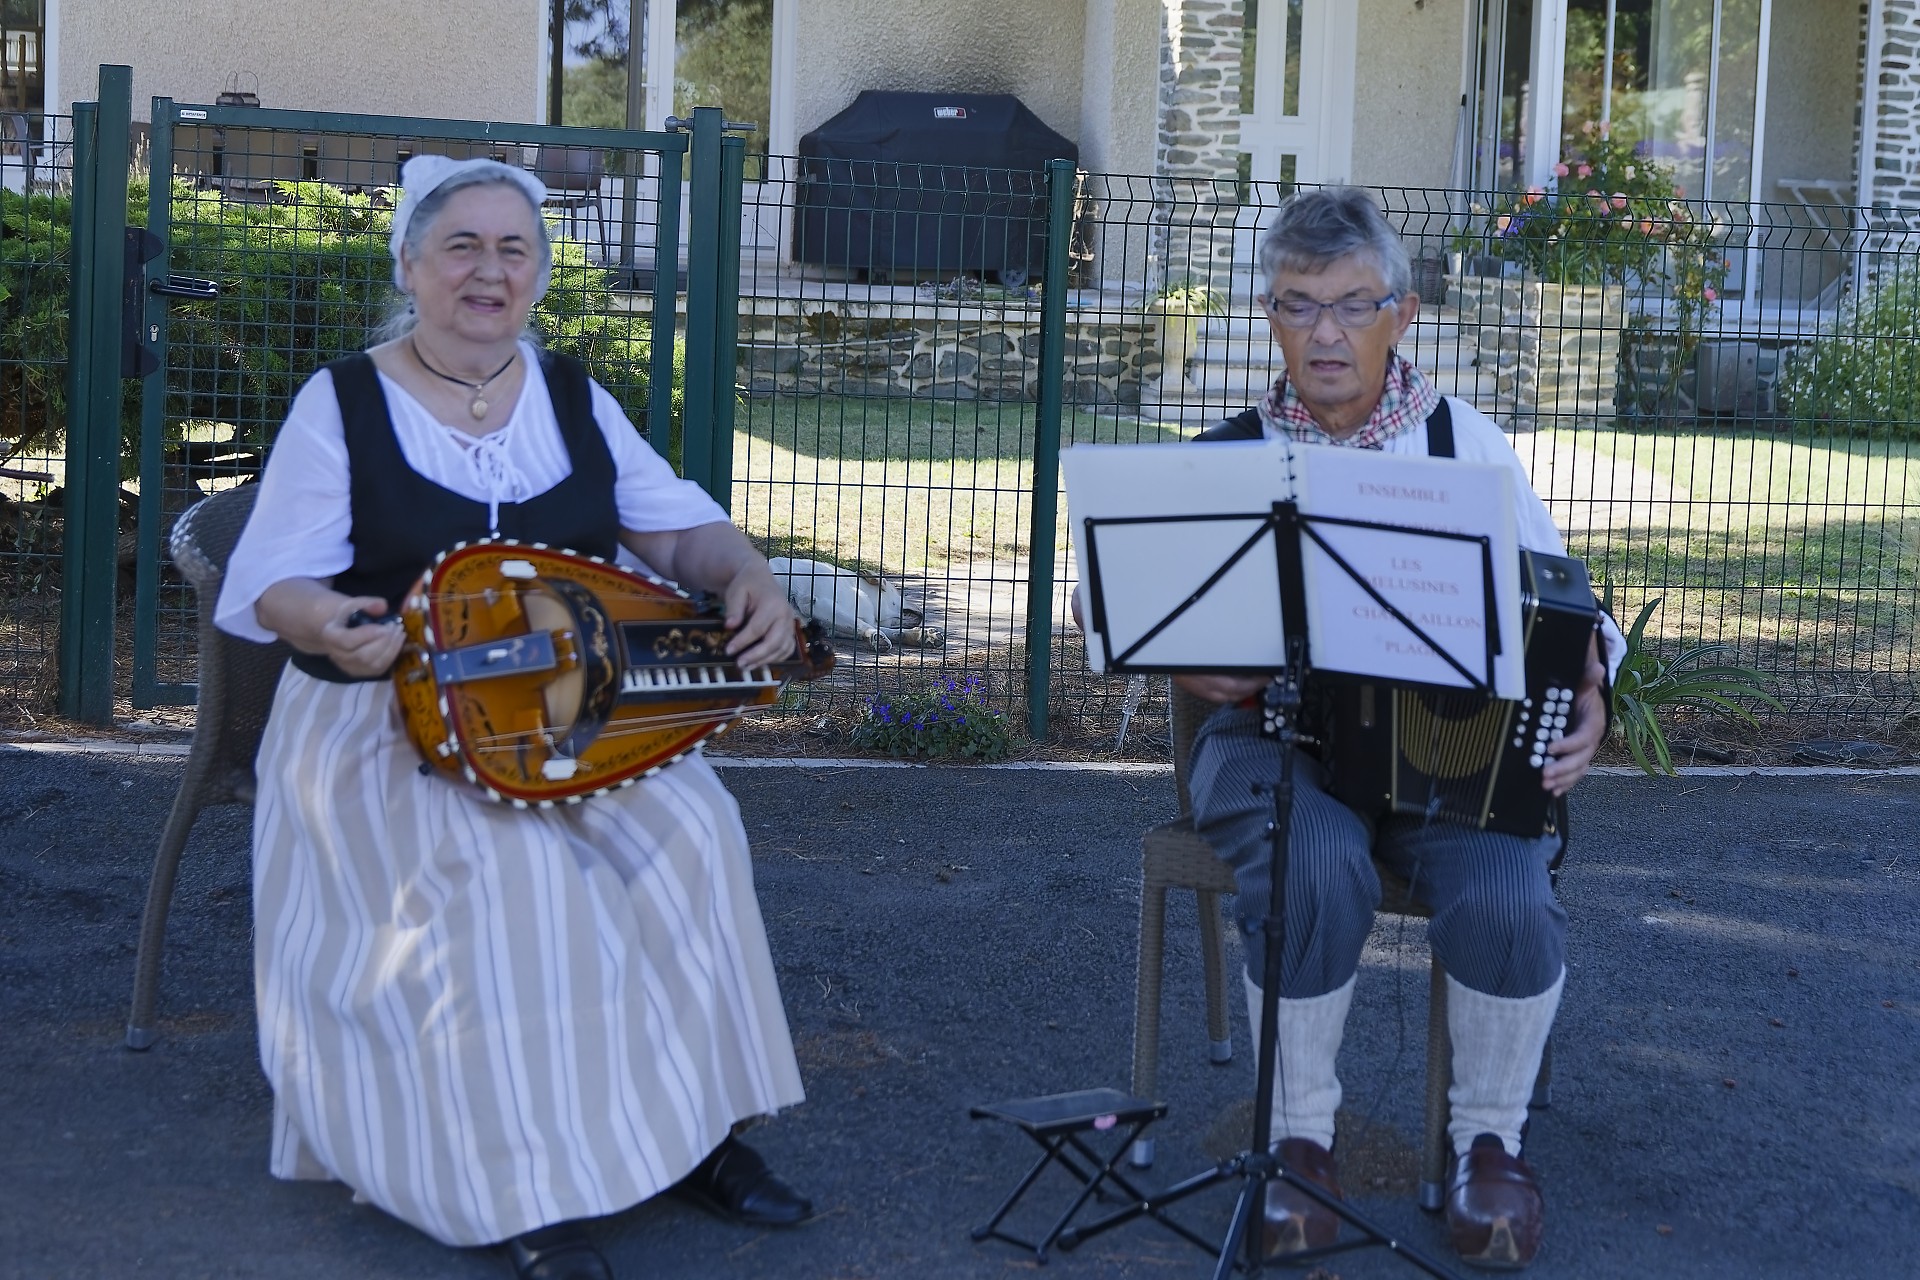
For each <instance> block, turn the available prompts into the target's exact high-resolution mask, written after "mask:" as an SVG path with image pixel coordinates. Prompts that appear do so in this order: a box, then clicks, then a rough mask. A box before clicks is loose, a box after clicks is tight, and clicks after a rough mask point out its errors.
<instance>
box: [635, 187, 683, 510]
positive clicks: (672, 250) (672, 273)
mask: <svg viewBox="0 0 1920 1280" xmlns="http://www.w3.org/2000/svg"><path fill="white" fill-rule="evenodd" d="M682 158H683V157H682V156H681V154H680V153H679V152H678V151H662V152H661V153H660V182H659V186H658V188H657V190H658V191H659V193H660V205H659V212H658V217H659V223H658V225H657V226H656V227H655V228H654V233H653V235H654V244H653V337H652V342H653V352H652V355H651V357H650V358H649V360H648V365H647V367H648V370H649V373H648V376H649V378H650V379H651V381H650V382H649V385H648V387H647V435H648V438H649V439H650V440H651V442H652V444H653V447H654V448H655V449H656V450H657V451H658V452H659V454H660V456H661V457H663V458H670V459H673V460H674V461H677V462H678V463H679V465H680V474H681V475H683V476H684V475H686V474H687V455H686V441H687V434H686V394H685V386H684V385H683V386H682V388H681V413H680V418H679V420H678V421H676V420H675V419H674V414H673V365H674V360H675V358H676V357H677V355H678V352H676V350H675V348H676V347H680V346H682V341H681V339H682V337H683V336H684V335H681V334H679V333H678V332H677V330H678V327H679V323H680V322H679V316H678V306H679V300H680V174H681V171H682V170H681V160H682ZM630 163H631V162H630ZM632 206H633V198H631V197H630V198H629V201H628V208H629V209H631V208H632ZM623 234H624V233H623ZM628 284H629V287H632V284H633V278H632V277H629V281H628ZM682 367H683V368H684V367H685V366H684V364H683V365H682ZM676 433H678V439H677V440H676V439H675V435H676Z"/></svg>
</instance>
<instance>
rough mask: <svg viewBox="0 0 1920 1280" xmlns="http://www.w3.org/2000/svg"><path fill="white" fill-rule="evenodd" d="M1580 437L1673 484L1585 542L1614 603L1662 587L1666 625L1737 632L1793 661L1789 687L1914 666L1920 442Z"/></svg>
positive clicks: (1679, 630) (1703, 435)
mask: <svg viewBox="0 0 1920 1280" xmlns="http://www.w3.org/2000/svg"><path fill="white" fill-rule="evenodd" d="M1568 435H1569V438H1570V439H1571V440H1572V442H1573V443H1574V444H1575V445H1576V447H1578V448H1579V449H1581V450H1583V451H1585V452H1587V453H1590V454H1592V455H1594V456H1596V457H1598V458H1603V459H1608V460H1618V461H1624V462H1630V463H1632V464H1633V465H1634V466H1635V467H1638V468H1641V469H1643V470H1645V471H1647V472H1651V473H1653V474H1654V475H1656V476H1658V477H1661V478H1663V479H1664V480H1666V481H1668V482H1670V483H1671V485H1672V487H1673V491H1674V492H1673V494H1672V500H1671V501H1669V502H1662V503H1655V504H1651V506H1650V509H1649V518H1647V519H1645V520H1641V521H1638V522H1636V523H1634V524H1630V525H1628V526H1626V527H1622V528H1612V529H1596V530H1593V531H1591V532H1589V533H1587V534H1585V535H1584V536H1576V537H1575V538H1574V539H1573V542H1574V544H1575V545H1574V550H1575V551H1576V553H1578V554H1581V555H1583V556H1584V557H1585V558H1586V559H1587V561H1588V565H1589V568H1590V569H1591V571H1592V572H1593V576H1594V579H1595V581H1596V582H1603V581H1604V582H1612V583H1615V584H1617V586H1618V587H1619V595H1618V599H1617V609H1616V611H1617V612H1622V613H1625V614H1627V615H1629V616H1630V615H1631V611H1632V610H1634V609H1636V608H1637V607H1638V606H1639V604H1640V602H1641V601H1643V600H1646V599H1651V598H1653V597H1656V596H1658V597H1663V598H1664V600H1665V604H1664V605H1663V606H1662V608H1661V610H1660V613H1659V614H1658V615H1657V623H1656V625H1655V627H1654V630H1655V631H1656V632H1657V633H1658V634H1660V635H1664V636H1667V637H1670V638H1676V639H1677V638H1687V639H1704V640H1710V641H1725V642H1730V643H1733V644H1735V645H1737V646H1738V647H1739V650H1740V653H1741V658H1742V660H1743V661H1746V662H1749V663H1752V664H1754V665H1758V666H1761V667H1763V668H1764V669H1768V670H1773V671H1778V672H1780V673H1782V681H1783V683H1782V684H1781V688H1782V689H1783V690H1788V691H1791V690H1793V689H1814V688H1829V689H1833V690H1841V689H1843V687H1844V684H1845V681H1844V679H1842V678H1838V677H1835V676H1832V675H1830V674H1829V673H1840V672H1860V673H1865V672H1880V673H1887V672H1903V673H1910V672H1911V670H1912V668H1913V666H1914V664H1915V657H1916V655H1915V652H1914V646H1915V627H1914V622H1915V617H1914V614H1915V605H1916V601H1917V600H1920V444H1916V443H1914V442H1909V441H1906V440H1901V439H1888V438H1877V439H1875V438H1862V437H1848V436H1819V435H1809V434H1807V433H1804V432H1797V433H1787V432H1763V431H1755V430H1727V429H1714V428H1704V429H1697V430H1688V431H1674V430H1645V431H1609V430H1601V431H1582V432H1578V433H1568ZM1523 447H1524V446H1523ZM1909 681H1910V675H1909ZM1863 696H1865V695H1863ZM1872 696H1875V697H1877V696H1879V695H1878V694H1874V695H1872Z"/></svg>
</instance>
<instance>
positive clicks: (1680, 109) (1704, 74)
mask: <svg viewBox="0 0 1920 1280" xmlns="http://www.w3.org/2000/svg"><path fill="white" fill-rule="evenodd" d="M1769 7H1770V6H1768V5H1767V4H1766V3H1765V2H1764V0H1569V3H1568V13H1567V56H1566V81H1565V90H1564V95H1563V99H1562V114H1561V126H1562V127H1561V138H1562V143H1563V145H1565V146H1571V145H1573V144H1574V142H1575V140H1576V139H1577V138H1578V137H1579V136H1580V130H1581V129H1582V127H1583V126H1584V125H1585V123H1586V122H1587V121H1589V120H1605V121H1608V122H1609V123H1610V124H1611V127H1612V128H1613V130H1614V131H1615V133H1616V134H1617V135H1624V137H1625V138H1626V139H1627V140H1629V141H1631V142H1632V143H1634V144H1635V146H1636V148H1637V149H1638V150H1639V151H1640V152H1641V153H1642V154H1644V155H1647V156H1650V157H1652V158H1654V159H1657V160H1659V161H1661V162H1662V163H1664V164H1667V165H1669V166H1671V167H1672V169H1673V171H1674V180H1675V182H1676V183H1677V184H1678V185H1679V186H1680V188H1681V189H1682V190H1683V191H1684V192H1685V193H1686V194H1687V196H1689V197H1691V198H1697V199H1702V200H1729V201H1746V200H1751V199H1754V198H1756V196H1757V194H1758V193H1757V192H1756V191H1755V190H1754V185H1753V184H1754V175H1755V172H1756V169H1757V165H1758V155H1757V150H1758V146H1759V142H1760V137H1759V134H1758V132H1757V130H1756V127H1755V126H1756V122H1757V121H1758V119H1759V118H1760V109H1761V98H1762V91H1761V84H1760V69H1761V66H1762V65H1763V61H1764V49H1763V45H1764V41H1765V34H1766V33H1765V28H1764V19H1765V18H1766V16H1767V13H1766V10H1767V9H1768V8H1769Z"/></svg>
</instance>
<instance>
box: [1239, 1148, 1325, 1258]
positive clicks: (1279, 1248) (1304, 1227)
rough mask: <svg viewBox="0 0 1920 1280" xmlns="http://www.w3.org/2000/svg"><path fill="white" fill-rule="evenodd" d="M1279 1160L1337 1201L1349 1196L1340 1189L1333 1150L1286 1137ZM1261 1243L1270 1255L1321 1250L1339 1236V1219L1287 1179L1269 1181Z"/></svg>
mask: <svg viewBox="0 0 1920 1280" xmlns="http://www.w3.org/2000/svg"><path fill="white" fill-rule="evenodd" d="M1280 1159H1281V1161H1282V1162H1283V1163H1284V1164H1285V1165H1286V1167H1287V1168H1289V1169H1291V1170H1292V1171H1293V1172H1295V1173H1297V1174H1299V1175H1300V1176H1301V1177H1302V1178H1305V1179H1306V1180H1307V1181H1308V1182H1311V1183H1313V1184H1314V1185H1315V1186H1317V1187H1319V1188H1320V1189H1321V1190H1323V1191H1325V1192H1326V1193H1327V1194H1328V1195H1330V1196H1332V1197H1333V1198H1334V1199H1336V1200H1344V1199H1346V1196H1345V1195H1343V1194H1342V1193H1341V1191H1340V1174H1339V1171H1338V1170H1336V1169H1335V1168H1334V1164H1333V1153H1332V1152H1331V1151H1328V1150H1327V1149H1326V1148H1325V1147H1323V1146H1321V1145H1320V1144H1319V1143H1317V1142H1314V1141H1312V1140H1311V1139H1308V1138H1287V1139H1285V1140H1284V1141H1282V1142H1281V1144H1280ZM1263 1218H1264V1222H1263V1224H1262V1227H1261V1236H1260V1244H1261V1248H1262V1249H1264V1250H1265V1251H1266V1256H1267V1257H1269V1258H1274V1257H1279V1256H1280V1255H1282V1254H1287V1253H1299V1252H1300V1251H1301V1250H1302V1249H1320V1248H1324V1247H1325V1246H1327V1245H1330V1244H1332V1243H1333V1242H1334V1241H1335V1240H1336V1239H1338V1238H1339V1236H1340V1219H1339V1218H1337V1217H1335V1216H1334V1214H1333V1210H1331V1209H1329V1208H1327V1207H1326V1206H1325V1205H1323V1204H1321V1203H1320V1202H1319V1201H1317V1200H1315V1199H1313V1198H1312V1197H1310V1196H1307V1195H1305V1194H1304V1193H1302V1192H1300V1191H1298V1190H1296V1189H1294V1188H1293V1187H1292V1186H1290V1185H1289V1184H1287V1183H1285V1182H1269V1183H1268V1184H1267V1205H1266V1213H1265V1214H1264V1215H1263Z"/></svg>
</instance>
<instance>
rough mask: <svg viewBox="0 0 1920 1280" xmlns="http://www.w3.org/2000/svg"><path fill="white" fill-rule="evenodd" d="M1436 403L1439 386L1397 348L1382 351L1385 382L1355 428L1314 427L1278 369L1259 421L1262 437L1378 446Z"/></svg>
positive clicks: (1352, 446) (1416, 422) (1412, 424)
mask: <svg viewBox="0 0 1920 1280" xmlns="http://www.w3.org/2000/svg"><path fill="white" fill-rule="evenodd" d="M1439 403H1440V392H1439V390H1438V389H1437V388H1436V387H1435V386H1434V385H1433V384H1432V383H1431V382H1428V381H1427V379H1426V376H1425V375H1424V374H1422V373H1421V372H1420V371H1419V370H1418V369H1416V368H1414V367H1413V365H1411V364H1410V363H1408V362H1407V360H1406V359H1405V358H1404V357H1403V356H1401V354H1400V353H1399V352H1398V351H1395V352H1392V353H1390V354H1389V355H1388V356H1387V385H1386V389H1385V390H1384V391H1382V392H1381V395H1380V403H1379V404H1377V405H1375V406H1374V407H1373V413H1372V415H1371V416H1369V417H1368V418H1367V420H1366V422H1365V423H1364V424H1362V426H1361V427H1360V429H1359V430H1358V431H1356V432H1354V433H1353V434H1352V435H1349V436H1344V437H1341V438H1339V439H1335V438H1334V437H1333V436H1330V435H1328V434H1327V433H1326V432H1325V431H1322V430H1321V429H1320V424H1319V423H1317V422H1315V421H1314V420H1313V415H1312V414H1311V413H1309V412H1307V406H1306V405H1304V404H1301V403H1300V397H1299V396H1298V395H1296V394H1294V390H1293V387H1292V385H1291V384H1290V383H1289V382H1288V381H1287V376H1286V375H1285V374H1281V375H1280V377H1279V378H1278V379H1277V380H1276V381H1275V382H1274V384H1273V387H1272V388H1271V389H1270V390H1269V391H1268V392H1267V395H1266V398H1265V399H1264V400H1262V401H1261V402H1260V404H1259V411H1260V426H1261V428H1262V429H1263V430H1264V431H1265V432H1266V434H1267V438H1268V439H1274V438H1275V437H1279V436H1286V437H1288V438H1290V439H1293V440H1298V441H1299V442H1300V443H1301V444H1337V445H1344V446H1346V447H1347V448H1349V449H1378V448H1380V447H1382V446H1383V445H1385V444H1386V443H1387V441H1389V440H1391V439H1393V438H1394V437H1395V436H1401V435H1405V434H1406V433H1407V432H1409V431H1411V430H1413V429H1414V428H1415V427H1417V426H1419V425H1420V424H1421V423H1423V422H1425V421H1426V420H1427V415H1429V414H1431V413H1432V412H1433V409H1434V406H1435V405H1437V404H1439Z"/></svg>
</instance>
